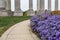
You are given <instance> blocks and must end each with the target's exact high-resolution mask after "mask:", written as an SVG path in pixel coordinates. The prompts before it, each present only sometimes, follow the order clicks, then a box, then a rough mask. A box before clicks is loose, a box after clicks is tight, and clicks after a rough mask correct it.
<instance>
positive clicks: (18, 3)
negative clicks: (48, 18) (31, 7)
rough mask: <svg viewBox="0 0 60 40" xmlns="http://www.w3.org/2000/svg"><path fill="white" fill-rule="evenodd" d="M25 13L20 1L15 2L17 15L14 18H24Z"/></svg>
mask: <svg viewBox="0 0 60 40" xmlns="http://www.w3.org/2000/svg"><path fill="white" fill-rule="evenodd" d="M22 15H23V12H22V10H21V8H20V0H15V13H14V16H22Z"/></svg>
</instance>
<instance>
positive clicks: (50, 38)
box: [30, 12, 60, 40]
mask: <svg viewBox="0 0 60 40" xmlns="http://www.w3.org/2000/svg"><path fill="white" fill-rule="evenodd" d="M30 22H31V23H30V25H31V28H32V30H33V31H35V32H38V34H39V36H40V37H41V40H60V15H57V14H55V15H52V14H51V12H46V13H43V14H41V15H35V16H33V17H32V18H31V19H30Z"/></svg>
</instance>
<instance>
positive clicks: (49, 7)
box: [48, 0, 51, 11]
mask: <svg viewBox="0 0 60 40" xmlns="http://www.w3.org/2000/svg"><path fill="white" fill-rule="evenodd" d="M48 10H49V11H51V0H48Z"/></svg>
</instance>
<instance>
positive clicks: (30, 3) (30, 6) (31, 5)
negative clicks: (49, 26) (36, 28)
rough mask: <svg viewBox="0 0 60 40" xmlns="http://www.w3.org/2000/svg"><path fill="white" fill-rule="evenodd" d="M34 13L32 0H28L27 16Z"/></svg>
mask: <svg viewBox="0 0 60 40" xmlns="http://www.w3.org/2000/svg"><path fill="white" fill-rule="evenodd" d="M33 15H35V12H34V11H33V0H29V10H28V16H33Z"/></svg>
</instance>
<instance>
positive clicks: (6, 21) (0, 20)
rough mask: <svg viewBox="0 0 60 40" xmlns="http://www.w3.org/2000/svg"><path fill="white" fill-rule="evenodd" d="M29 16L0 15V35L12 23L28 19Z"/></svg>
mask: <svg viewBox="0 0 60 40" xmlns="http://www.w3.org/2000/svg"><path fill="white" fill-rule="evenodd" d="M30 18H31V16H6V17H0V37H1V36H2V34H3V33H4V32H5V31H6V30H8V29H9V28H10V27H11V26H13V25H14V24H16V23H18V22H21V21H24V20H28V19H30Z"/></svg>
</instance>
